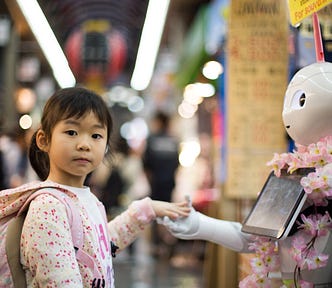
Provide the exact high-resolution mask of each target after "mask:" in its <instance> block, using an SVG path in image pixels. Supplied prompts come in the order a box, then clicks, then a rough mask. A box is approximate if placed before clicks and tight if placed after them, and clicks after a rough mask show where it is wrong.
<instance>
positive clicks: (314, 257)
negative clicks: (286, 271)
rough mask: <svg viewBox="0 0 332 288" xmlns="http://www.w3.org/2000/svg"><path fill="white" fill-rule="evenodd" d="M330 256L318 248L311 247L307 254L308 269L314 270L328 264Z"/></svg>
mask: <svg viewBox="0 0 332 288" xmlns="http://www.w3.org/2000/svg"><path fill="white" fill-rule="evenodd" d="M328 259H329V256H328V255H326V254H323V253H319V252H318V251H317V250H316V249H310V251H309V253H308V256H307V261H306V262H307V267H308V270H314V269H318V268H321V267H324V266H326V264H327V260H328Z"/></svg>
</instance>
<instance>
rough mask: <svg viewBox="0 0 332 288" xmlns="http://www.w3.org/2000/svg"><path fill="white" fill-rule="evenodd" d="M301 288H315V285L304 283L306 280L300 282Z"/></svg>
mask: <svg viewBox="0 0 332 288" xmlns="http://www.w3.org/2000/svg"><path fill="white" fill-rule="evenodd" d="M300 287H301V288H314V284H312V283H310V282H307V281H304V280H300Z"/></svg>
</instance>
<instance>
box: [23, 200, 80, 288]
mask: <svg viewBox="0 0 332 288" xmlns="http://www.w3.org/2000/svg"><path fill="white" fill-rule="evenodd" d="M69 225H70V224H69V222H68V217H67V212H66V207H65V206H64V205H63V204H62V203H61V202H60V201H59V200H58V199H56V198H54V197H52V196H50V195H46V194H43V195H40V196H38V197H37V198H36V199H35V200H33V201H32V202H31V204H30V207H29V210H28V213H27V216H26V219H25V222H24V226H23V229H22V236H21V262H22V264H23V267H24V268H25V269H28V271H27V272H26V275H27V282H28V283H29V287H30V285H31V287H75V288H77V287H83V284H82V277H81V275H80V271H79V266H78V263H77V260H76V257H75V250H74V247H73V241H72V237H71V231H70V226H69Z"/></svg>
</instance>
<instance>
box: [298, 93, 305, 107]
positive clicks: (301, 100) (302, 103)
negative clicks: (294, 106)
mask: <svg viewBox="0 0 332 288" xmlns="http://www.w3.org/2000/svg"><path fill="white" fill-rule="evenodd" d="M304 103H305V94H304V93H302V94H301V96H300V99H299V104H300V106H301V107H303V106H304Z"/></svg>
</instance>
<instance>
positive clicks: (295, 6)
mask: <svg viewBox="0 0 332 288" xmlns="http://www.w3.org/2000/svg"><path fill="white" fill-rule="evenodd" d="M330 3H332V0H288V6H289V15H290V21H291V24H292V25H293V26H296V25H297V24H299V23H300V22H301V21H302V20H303V19H304V18H307V17H308V16H310V15H312V14H313V13H314V12H317V11H318V10H320V9H322V8H323V7H325V6H326V5H328V4H330Z"/></svg>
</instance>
